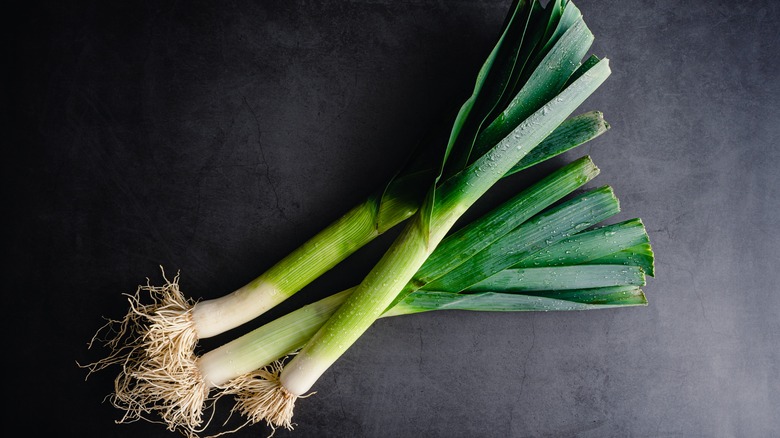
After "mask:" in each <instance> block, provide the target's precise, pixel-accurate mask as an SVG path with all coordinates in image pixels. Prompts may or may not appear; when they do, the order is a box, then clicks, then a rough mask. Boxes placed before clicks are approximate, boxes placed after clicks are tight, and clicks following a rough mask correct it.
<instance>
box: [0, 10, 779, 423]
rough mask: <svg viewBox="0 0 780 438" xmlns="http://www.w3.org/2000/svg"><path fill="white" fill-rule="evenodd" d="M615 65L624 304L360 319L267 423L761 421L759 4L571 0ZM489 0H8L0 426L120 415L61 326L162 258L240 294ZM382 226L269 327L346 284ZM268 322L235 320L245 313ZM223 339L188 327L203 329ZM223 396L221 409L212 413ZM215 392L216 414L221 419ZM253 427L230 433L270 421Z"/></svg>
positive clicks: (97, 312)
mask: <svg viewBox="0 0 780 438" xmlns="http://www.w3.org/2000/svg"><path fill="white" fill-rule="evenodd" d="M578 5H579V7H580V8H581V9H582V11H583V13H584V14H585V16H586V21H587V23H588V24H589V26H590V27H591V29H592V30H593V32H594V34H595V35H596V42H595V44H594V46H593V52H594V53H596V54H598V55H601V56H607V57H609V58H610V59H611V60H612V68H613V75H612V76H611V78H610V79H609V80H608V81H607V82H606V83H605V85H604V86H603V87H602V88H601V89H600V90H598V91H597V93H596V94H595V95H594V96H593V97H591V98H590V99H589V100H588V101H587V102H586V103H585V104H584V105H583V107H582V108H581V110H582V111H585V110H591V109H598V110H602V111H603V112H604V113H605V115H606V118H607V120H608V121H609V122H610V123H611V124H612V126H613V129H612V130H611V131H610V132H609V133H607V134H606V135H604V136H602V137H600V138H599V139H597V140H596V141H594V142H593V143H592V144H589V145H587V146H585V147H583V148H581V149H580V150H575V151H573V152H571V153H569V154H566V156H564V157H563V158H561V159H558V160H555V161H554V162H552V163H547V164H546V165H545V166H541V167H540V168H539V169H536V170H535V171H534V172H530V173H527V174H525V175H522V176H519V177H518V178H514V179H512V180H511V181H509V182H506V183H505V184H502V185H500V186H498V187H496V189H495V190H494V191H492V192H491V193H489V194H488V195H487V196H486V198H485V199H484V202H481V203H480V204H478V205H476V206H475V207H474V211H473V213H472V214H476V213H477V212H479V211H484V210H485V209H486V208H488V207H490V206H493V205H496V203H497V202H499V201H500V200H502V199H505V198H506V197H508V196H509V194H510V193H512V191H513V190H516V189H517V188H518V187H519V186H522V185H524V184H527V183H528V182H529V181H532V180H534V179H536V178H538V177H539V176H541V175H543V174H545V173H547V172H549V171H550V170H551V169H553V168H555V167H557V166H559V165H561V164H563V163H564V162H567V161H570V160H571V159H574V158H577V157H579V156H580V155H583V154H586V153H587V154H590V155H591V156H592V157H593V159H594V160H595V162H596V163H597V165H599V167H600V168H601V169H602V174H601V175H600V176H599V177H598V178H597V179H596V180H594V181H593V183H592V185H593V186H595V185H602V184H610V185H612V186H613V187H614V188H615V191H616V193H617V195H618V197H619V198H620V200H621V205H622V208H623V212H622V213H621V214H620V215H619V217H618V218H615V220H618V219H628V218H631V217H641V218H642V219H643V220H644V221H645V223H646V225H647V227H648V229H649V232H650V236H651V239H652V243H653V245H654V248H655V251H656V255H657V271H658V274H657V278H655V279H650V281H649V284H648V286H647V287H646V292H647V295H648V297H649V300H650V305H649V306H648V307H645V308H632V309H624V310H610V311H599V312H583V313H567V314H563V313H557V314H553V313H547V314H473V313H459V312H451V313H444V312H440V313H438V314H430V315H418V316H411V317H402V318H397V319H392V320H382V321H380V322H378V323H376V324H375V325H374V326H373V327H372V328H371V329H370V330H369V331H368V332H367V333H366V334H365V336H363V337H362V338H361V339H360V340H359V341H358V343H357V344H356V345H354V347H353V348H351V349H350V350H349V351H348V352H347V354H346V355H345V356H343V358H342V359H341V360H340V361H339V362H338V363H337V365H336V366H334V367H333V368H331V369H330V370H329V371H328V372H327V373H326V374H325V375H324V376H323V377H322V379H321V380H320V381H319V382H318V383H317V385H316V386H315V388H314V389H315V390H316V391H317V394H316V395H315V396H313V397H310V398H308V399H306V400H302V401H300V402H299V404H298V409H297V411H296V416H295V420H296V422H297V424H298V426H297V428H296V430H295V432H294V433H287V432H284V431H280V432H277V435H276V436H277V437H285V436H305V437H320V436H323V437H324V436H328V437H345V436H356V437H408V436H430V437H475V436H484V437H505V436H512V437H531V436H533V437H536V436H539V437H574V436H576V437H672V436H675V437H677V436H684V437H694V436H701V437H733V436H736V437H769V436H778V435H780V419H779V418H780V416H778V412H780V395H779V394H780V383H779V382H780V370H779V369H778V361H779V360H780V357H779V356H780V354H779V353H778V352H779V351H780V347H779V345H780V343H778V334H780V311H779V310H778V309H780V298H778V297H780V294H779V293H778V291H777V284H778V280H780V278H779V277H778V259H780V257H778V255H777V248H778V247H780V238H778V235H779V234H778V232H777V225H778V215H780V183H779V182H778V173H779V172H780V171H778V167H779V166H780V152H779V151H780V149H779V148H778V142H779V141H780V118H779V117H778V114H780V108H779V107H778V100H780V80H778V69H780V61H778V57H777V51H778V47H780V38H779V37H778V35H779V34H778V31H777V22H778V20H780V7H779V6H778V3H777V2H774V1H748V2H728V1H702V0H698V1H691V2H684V3H683V2H677V1H671V0H658V1H652V2H648V1H639V0H623V1H597V0H582V1H580V2H579V3H578ZM507 7H508V2H506V1H484V2H436V1H409V2H389V1H377V2H332V3H331V2H319V1H313V2H271V3H270V4H265V2H254V3H249V2H212V3H206V2H137V3H136V4H135V5H130V4H119V3H118V2H67V3H66V2H50V3H35V2H32V3H31V2H24V8H23V9H22V10H18V11H15V12H13V13H10V12H11V10H10V8H9V10H8V12H9V13H7V14H5V18H6V19H7V20H10V23H9V24H8V25H7V26H5V28H6V29H7V30H8V31H9V36H8V37H7V38H6V39H5V41H6V44H5V48H6V50H5V51H4V53H5V56H4V58H5V60H6V62H7V63H6V64H5V67H4V69H3V70H4V78H5V83H6V86H5V87H3V98H2V100H1V101H2V103H3V116H4V117H3V119H4V120H5V121H6V127H5V129H4V130H3V132H4V139H3V145H4V148H3V149H4V151H5V153H6V157H4V159H3V169H4V170H3V180H4V184H3V188H4V190H5V193H6V202H5V209H4V210H5V215H4V216H5V219H6V221H8V224H9V226H8V227H7V228H6V231H7V233H6V240H5V253H6V261H5V262H4V265H3V266H4V270H3V282H4V289H5V297H6V304H5V315H6V318H7V319H6V321H7V324H8V325H9V327H10V331H8V332H7V333H6V336H5V339H6V340H7V342H8V343H9V344H8V346H7V347H6V348H7V349H6V353H5V356H4V357H5V363H6V369H8V368H9V367H10V369H11V372H12V373H13V374H11V375H10V377H6V379H5V385H6V387H8V386H10V388H11V391H10V392H8V391H6V396H5V397H4V398H6V399H7V400H8V401H9V402H10V404H11V405H12V409H11V410H10V411H9V412H8V413H10V414H11V415H12V417H11V419H10V421H9V422H7V424H8V425H10V424H18V425H22V427H23V428H25V429H26V430H28V431H31V432H30V433H32V434H33V435H36V434H37V432H39V431H45V430H54V431H59V432H61V433H63V434H65V435H66V436H89V437H93V436H94V437H98V436H99V437H105V436H115V437H130V436H132V437H138V436H143V437H170V436H176V434H174V433H172V432H167V431H166V430H165V429H164V428H163V427H162V426H160V425H154V424H148V423H145V422H139V423H134V424H129V425H116V424H114V420H116V419H118V418H119V417H120V412H119V411H117V410H115V409H114V408H112V407H111V406H110V405H108V404H107V403H103V402H102V399H103V398H104V397H105V396H106V395H107V394H108V393H109V392H110V391H111V389H112V386H111V381H112V379H113V376H112V375H111V373H109V372H104V373H100V374H96V375H93V376H92V377H91V378H90V379H89V380H87V381H86V382H85V381H84V377H85V372H84V371H83V370H81V369H79V368H78V367H77V366H76V361H77V360H78V361H82V362H88V361H90V360H94V359H97V358H98V357H100V354H99V353H100V352H99V351H92V350H87V348H86V342H87V341H88V340H89V338H90V337H91V335H92V334H93V332H94V331H95V330H96V329H97V328H98V327H99V326H100V325H101V324H102V320H101V316H105V317H118V316H120V315H121V314H122V313H123V312H124V309H125V305H126V302H125V299H124V298H123V296H122V295H121V294H122V293H128V292H134V291H135V287H136V285H137V284H140V283H144V282H145V278H146V277H150V278H152V279H153V281H159V280H160V273H159V269H158V266H159V265H163V266H164V267H165V268H166V269H167V270H168V272H169V273H173V272H175V271H176V270H181V273H182V280H181V283H182V286H183V288H184V289H185V290H186V292H187V293H188V294H189V295H190V296H192V297H196V298H214V297H217V296H220V295H222V294H224V293H227V292H229V291H230V290H233V289H234V288H236V287H238V286H241V285H242V284H244V283H245V282H247V281H248V280H250V279H252V278H253V277H254V276H256V275H257V274H259V273H260V272H261V271H262V270H263V269H264V268H266V267H268V266H270V265H271V264H272V263H273V262H274V261H276V260H277V259H279V258H280V257H282V256H283V255H284V254H286V253H287V252H288V251H290V250H292V249H293V248H295V247H296V246H297V245H298V244H300V243H301V242H302V241H303V240H305V239H306V238H308V237H309V236H311V235H312V234H313V233H314V232H316V231H317V230H318V229H320V228H321V227H323V226H325V225H326V224H327V223H329V222H330V221H331V220H333V219H335V218H336V217H338V216H339V215H340V214H341V213H342V212H344V211H346V209H347V208H349V207H351V206H352V205H354V204H355V203H356V202H358V201H359V200H361V199H362V198H363V197H364V196H365V195H366V194H367V193H369V191H370V190H372V189H373V188H374V187H376V186H377V185H378V184H379V183H380V182H382V181H383V180H385V179H386V178H387V177H388V176H389V175H391V174H392V172H393V171H394V170H395V168H396V166H397V165H399V164H400V163H401V161H402V160H403V158H404V157H405V154H406V153H408V152H409V151H411V149H412V147H413V146H414V143H415V140H416V139H417V138H419V136H420V135H421V133H422V132H424V130H425V128H426V127H427V126H428V125H430V124H432V123H436V122H437V121H439V120H441V117H442V116H444V115H445V114H447V112H448V111H450V110H451V109H452V108H454V107H455V105H457V103H458V102H459V101H461V100H462V99H463V98H464V96H465V93H466V92H468V91H469V88H470V87H471V85H472V83H473V82H472V81H473V77H474V74H475V73H476V70H477V69H478V67H479V65H480V63H481V60H482V59H483V57H484V56H485V55H486V53H487V51H488V50H489V48H490V46H491V44H492V43H493V40H494V38H495V37H496V32H497V30H498V28H499V26H500V24H501V21H502V20H503V17H504V14H505V12H506V10H507ZM392 236H393V233H392V232H391V233H389V234H388V235H386V236H385V237H384V238H382V239H379V240H378V241H376V242H374V243H373V244H372V245H370V246H369V247H367V248H365V249H364V250H363V251H362V252H361V253H360V255H359V256H356V257H352V258H350V259H348V260H347V261H346V262H345V263H344V264H342V265H340V266H339V267H338V268H337V269H335V270H334V271H332V272H330V273H328V274H327V275H325V276H324V277H322V278H320V279H319V280H317V281H316V282H314V283H313V284H312V285H311V286H310V287H308V288H306V289H305V290H304V291H303V292H301V293H300V294H299V295H297V296H296V297H295V298H294V299H292V300H290V301H288V302H286V303H285V304H284V305H282V306H281V307H280V308H278V309H276V310H275V311H274V312H271V314H269V315H267V316H266V318H272V317H274V316H278V315H280V314H282V313H284V312H286V311H289V310H291V309H293V308H296V307H297V306H300V305H302V304H303V303H305V302H309V301H311V300H313V299H315V298H317V297H320V296H324V295H325V294H328V293H331V292H333V291H335V290H340V289H341V288H344V287H347V286H351V285H353V284H355V283H356V282H358V281H359V280H360V279H361V277H362V274H363V273H365V272H366V270H367V269H368V268H369V267H370V266H371V265H372V263H373V262H374V261H375V260H376V259H377V258H378V257H379V255H380V254H381V252H382V249H383V248H384V247H385V246H386V245H387V243H388V242H389V241H390V240H389V239H390V238H391V237H392ZM266 320H267V319H261V320H258V321H256V322H254V323H253V325H257V324H260V323H261V322H263V321H266ZM240 332H241V331H236V332H235V333H229V334H228V335H226V337H220V338H217V339H212V340H209V341H208V342H205V343H204V345H203V347H204V348H210V347H213V346H215V345H218V344H219V343H221V342H224V341H226V340H227V339H229V338H230V336H233V335H236V334H238V333H240ZM225 407H227V406H225ZM225 415H226V414H225V412H221V413H219V414H218V415H217V418H216V420H215V421H221V420H223V419H224V417H225ZM267 433H268V429H266V428H265V427H263V426H255V427H252V428H249V429H245V430H243V431H241V432H240V433H239V434H238V435H236V436H243V437H250V436H251V437H255V436H265V434H267Z"/></svg>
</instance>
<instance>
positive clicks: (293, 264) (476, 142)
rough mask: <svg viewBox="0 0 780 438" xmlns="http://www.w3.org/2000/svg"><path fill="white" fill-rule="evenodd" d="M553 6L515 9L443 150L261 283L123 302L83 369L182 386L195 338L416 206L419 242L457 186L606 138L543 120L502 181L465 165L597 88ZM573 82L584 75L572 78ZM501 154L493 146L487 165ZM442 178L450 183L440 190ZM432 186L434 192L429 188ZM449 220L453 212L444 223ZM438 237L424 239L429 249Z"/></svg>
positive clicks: (159, 290)
mask: <svg viewBox="0 0 780 438" xmlns="http://www.w3.org/2000/svg"><path fill="white" fill-rule="evenodd" d="M553 3H554V5H552V6H548V8H547V9H544V8H541V7H540V6H539V4H538V2H533V3H527V2H520V3H518V4H517V5H514V6H513V7H512V12H511V13H510V15H509V18H508V21H507V23H505V26H504V30H503V33H502V34H501V37H500V39H499V43H498V44H497V45H496V48H495V49H494V50H493V52H492V53H491V54H490V56H489V57H488V60H487V62H486V63H485V65H484V67H483V69H482V71H481V72H480V74H479V77H478V80H477V85H476V87H475V89H474V94H473V96H471V98H470V99H469V100H468V101H467V103H466V104H465V105H464V106H463V107H462V108H461V111H460V113H459V114H458V116H457V119H456V121H455V124H454V126H453V129H452V131H451V135H450V137H449V142H448V144H447V145H446V148H443V147H442V145H439V144H435V143H432V144H423V145H422V146H421V147H420V148H419V149H418V150H417V151H416V152H415V153H414V154H413V156H412V157H410V159H409V160H408V162H407V164H406V165H405V166H403V167H402V169H400V170H399V171H398V172H397V173H396V174H395V176H394V177H393V178H391V179H390V181H388V182H387V183H386V184H384V185H383V186H381V187H379V188H378V189H377V190H375V191H374V193H372V194H371V195H370V196H368V197H367V199H366V200H365V201H363V202H361V203H360V204H358V205H357V206H355V207H354V208H352V209H351V210H350V211H348V212H347V213H346V214H344V215H343V216H342V217H341V218H339V219H337V220H336V221H335V222H333V223H332V224H330V225H329V226H327V227H326V228H325V229H324V230H322V231H321V232H319V233H318V234H317V235H315V236H314V237H312V238H311V239H309V240H308V241H307V242H305V243H304V244H303V245H301V246H300V247H299V248H297V249H295V250H294V251H292V252H291V253H290V254H289V255H287V256H286V257H284V258H283V259H281V260H280V261H279V262H277V263H276V264H275V265H273V266H272V267H271V268H269V269H268V270H266V271H265V272H264V273H263V274H261V275H260V276H258V277H257V278H255V279H254V280H252V281H250V282H249V283H247V284H246V285H244V286H242V287H240V288H239V289H237V290H235V291H233V292H231V293H229V294H227V295H225V296H222V297H220V298H216V299H210V300H202V301H197V302H196V301H195V300H193V299H190V298H187V297H186V296H185V295H184V294H183V293H182V292H181V291H180V290H179V288H178V286H177V285H175V284H173V283H169V286H167V287H148V288H146V289H145V291H146V292H147V293H148V295H149V297H148V298H147V297H145V296H144V297H142V296H141V295H140V294H135V295H129V296H128V301H129V309H128V312H127V314H126V315H125V316H124V318H123V319H121V320H118V321H109V323H108V324H107V325H106V327H116V326H118V327H119V328H118V329H116V330H115V331H108V330H107V331H106V332H107V333H109V335H108V336H113V338H112V339H109V340H108V341H107V345H108V346H109V347H110V348H111V349H112V353H111V354H110V355H109V357H107V358H105V359H104V360H102V361H99V362H98V363H94V364H91V365H90V366H89V367H90V369H91V370H98V369H102V368H105V367H106V366H109V365H112V364H122V366H123V367H124V368H125V369H127V370H128V372H130V373H132V374H133V375H135V376H137V378H138V379H141V380H144V379H156V378H157V377H159V376H169V375H179V376H182V377H181V378H182V379H186V378H187V377H186V375H188V373H186V372H184V371H183V370H189V371H192V370H194V368H193V367H194V361H195V359H196V357H195V348H196V346H197V343H198V340H200V339H204V338H208V337H213V336H216V335H218V334H221V333H224V332H226V331H228V330H230V329H233V328H236V327H238V326H240V325H242V324H244V323H246V322H248V321H250V320H252V319H254V318H256V317H258V316H260V315H261V314H263V313H264V312H266V311H267V310H269V309H271V308H272V307H274V306H276V305H277V304H279V303H281V302H282V301H284V300H285V299H287V298H289V297H290V296H292V295H293V294H294V293H296V292H297V291H299V290H300V289H302V288H303V287H305V286H306V285H307V284H309V283H310V282H312V281H313V280H314V279H316V278H318V277H319V276H320V275H322V274H323V273H324V272H326V271H328V270H329V269H331V268H332V267H334V266H335V265H336V264H338V263H339V262H341V261H342V260H344V259H345V258H347V257H348V256H349V255H351V254H353V253H354V252H355V251H357V250H358V249H359V248H361V247H362V246H364V245H366V244H367V243H369V242H370V241H372V240H373V239H374V238H376V237H377V236H379V235H381V234H382V233H384V232H386V231H387V230H389V229H391V228H393V227H395V226H396V225H398V224H400V223H401V222H404V221H405V220H407V219H409V218H410V217H412V216H413V215H414V214H416V212H417V211H418V210H420V207H421V206H424V210H423V212H422V213H421V214H420V215H419V216H418V218H422V220H423V221H422V222H420V220H419V219H417V222H420V225H421V226H422V228H423V235H424V236H423V237H424V239H425V240H426V242H427V240H428V237H429V236H427V234H428V231H425V230H429V229H431V230H432V229H434V228H432V227H431V226H430V225H431V223H432V222H436V220H438V219H435V217H438V216H439V215H440V213H442V212H443V211H444V210H443V209H442V208H441V207H442V205H443V204H446V203H450V202H453V201H454V199H453V200H447V199H445V198H446V196H451V195H452V194H453V193H454V192H455V191H457V190H459V189H458V188H457V186H458V184H460V185H471V184H475V183H476V181H478V180H479V181H483V182H484V183H485V184H483V185H484V187H483V188H482V189H479V190H477V191H475V192H474V193H472V194H471V195H470V197H471V198H473V199H476V197H478V196H477V192H479V191H484V190H483V189H484V188H486V187H487V186H489V185H490V184H488V181H489V180H495V178H492V177H491V178H487V179H483V178H480V177H479V174H480V173H482V172H486V171H488V170H487V169H488V168H489V169H490V170H489V171H490V172H491V173H493V174H494V175H493V176H494V177H501V176H504V175H510V174H512V173H515V172H517V171H520V170H522V169H524V168H527V167H529V166H531V165H534V164H536V163H538V162H540V161H544V160H545V159H548V158H550V157H553V156H556V155H558V154H560V153H562V152H565V151H566V150H569V149H571V148H573V147H575V146H577V145H579V144H581V143H582V142H584V141H587V140H588V139H590V138H593V137H594V136H596V135H598V134H600V133H601V132H604V130H606V125H605V124H604V123H603V119H602V118H601V116H600V114H597V113H591V114H586V115H583V116H582V117H580V118H577V119H571V120H569V121H567V122H566V123H563V124H561V122H562V121H563V119H565V117H552V118H546V119H548V120H550V122H549V123H546V124H545V125H544V127H534V131H535V134H534V135H533V138H534V139H533V141H531V142H528V141H526V140H523V141H524V142H526V143H527V144H526V146H524V147H523V149H522V152H523V153H511V154H507V156H506V157H503V158H502V159H501V161H502V162H504V163H506V165H505V166H502V170H501V172H499V171H498V169H497V168H496V169H494V168H493V167H492V166H493V160H494V159H497V157H495V158H491V159H489V160H484V161H485V162H484V163H481V164H478V165H476V167H474V166H472V165H475V160H476V157H480V156H484V155H485V154H486V152H487V151H488V150H490V148H491V147H493V146H495V145H496V144H498V143H499V142H501V141H502V139H503V138H504V137H505V136H507V135H508V134H510V133H511V132H513V130H514V129H516V128H517V127H518V126H519V125H521V122H523V123H526V125H528V123H527V122H528V120H530V119H529V117H530V116H531V115H532V113H534V112H535V111H537V110H539V109H540V108H541V107H542V105H544V106H545V108H546V109H545V110H544V111H545V112H546V111H551V112H557V113H560V114H563V113H564V112H571V111H572V110H573V109H574V106H576V103H575V100H576V99H580V98H581V97H582V96H585V95H587V94H588V92H587V91H586V89H590V88H593V87H594V86H596V84H597V83H600V81H601V80H603V77H605V75H606V74H608V71H609V69H608V67H607V61H606V60H602V61H599V62H597V61H598V60H597V59H596V58H592V59H589V60H588V61H586V62H585V63H582V64H581V65H580V60H581V59H582V57H583V56H584V54H585V51H587V48H588V46H589V44H590V42H591V41H592V39H593V37H592V35H591V34H590V32H589V31H588V30H587V28H586V26H585V25H584V23H583V22H582V20H581V19H580V18H579V15H580V14H579V11H577V9H576V8H575V7H574V6H573V5H569V6H565V5H564V3H563V2H559V1H556V2H553ZM580 76H583V78H582V79H581V80H579V81H575V80H576V79H577V78H578V77H580ZM569 82H571V84H569ZM575 82H576V83H575ZM564 86H566V87H567V89H570V91H569V92H567V93H562V94H561V95H560V99H567V101H566V102H563V101H561V102H550V103H549V104H546V103H547V102H548V101H550V99H552V98H554V97H555V96H556V95H557V94H558V92H559V91H560V90H561V89H562V88H563V87H564ZM575 90H577V91H575ZM572 99H573V100H572ZM559 107H561V108H563V107H566V108H567V109H566V110H561V109H558V108H559ZM537 119H539V120H541V119H540V118H538V117H537V118H535V119H534V120H537ZM533 123H537V122H533ZM526 125H524V126H526ZM537 128H540V129H537ZM556 128H557V129H556ZM525 129H527V127H525V128H523V130H525ZM518 132H520V131H518ZM513 135H518V136H519V135H520V134H519V133H515V134H513ZM523 136H527V135H526V133H524V132H523ZM529 138H530V137H529ZM545 138H547V140H546V141H545V142H544V144H543V145H542V146H540V147H539V148H537V149H536V150H535V151H534V150H533V148H532V147H531V143H533V144H537V143H539V142H540V141H542V140H544V139H545ZM509 147H510V145H509V143H506V142H504V143H502V148H504V149H506V148H509ZM442 149H444V150H443V154H442ZM499 152H500V151H499V150H498V149H495V150H493V151H492V152H490V156H491V157H492V156H493V155H496V154H498V153H499ZM518 152H520V151H518ZM526 153H527V154H528V155H527V156H526V157H525V158H524V159H523V160H522V161H521V160H520V159H521V158H523V156H524V154H526ZM441 155H443V158H444V159H442V157H441ZM448 157H449V158H448ZM470 166H471V167H473V169H474V170H473V172H471V175H470V176H468V177H466V176H465V175H464V176H463V177H461V178H456V179H451V178H450V177H452V176H453V175H454V174H455V173H458V172H459V171H460V170H465V169H467V168H469V167H470ZM448 180H450V181H452V182H451V183H449V186H448V187H443V185H445V182H446V181H448ZM434 181H435V182H436V185H437V189H436V190H435V191H431V190H430V189H431V184H433V182H434ZM480 184H482V183H480ZM439 186H442V187H439ZM446 193H450V195H446ZM442 196H445V197H442ZM465 205H466V203H464V204H462V207H465ZM434 213H436V214H434ZM458 215H459V214H454V215H452V218H451V219H452V220H451V221H449V222H453V221H454V219H456V217H457V216H458ZM435 228H436V229H440V230H442V231H444V230H445V229H446V228H448V227H446V226H445V227H440V226H439V225H438V224H437V225H436V227H435ZM439 234H442V233H439ZM441 237H442V235H438V237H436V236H434V238H433V239H432V241H433V243H434V244H431V245H429V246H430V248H431V249H433V248H434V247H435V241H436V240H439V239H440V238H441ZM426 245H427V243H426ZM161 391H162V390H161ZM141 406H143V404H141ZM139 409H140V408H139ZM194 411H195V412H197V410H194ZM198 420H199V419H198V418H192V419H191V421H193V422H197V421H198Z"/></svg>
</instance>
